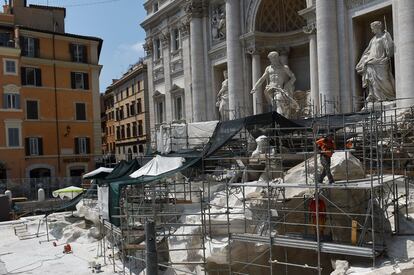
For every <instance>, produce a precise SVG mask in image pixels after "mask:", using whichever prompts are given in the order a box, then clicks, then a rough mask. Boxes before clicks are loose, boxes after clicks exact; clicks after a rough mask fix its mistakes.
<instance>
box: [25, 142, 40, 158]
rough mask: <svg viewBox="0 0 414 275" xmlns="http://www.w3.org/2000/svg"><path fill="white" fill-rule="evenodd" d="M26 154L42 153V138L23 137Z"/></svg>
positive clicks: (35, 154) (36, 154) (38, 154)
mask: <svg viewBox="0 0 414 275" xmlns="http://www.w3.org/2000/svg"><path fill="white" fill-rule="evenodd" d="M25 145H26V146H25V147H26V156H41V155H43V140H42V138H39V137H28V138H25Z"/></svg>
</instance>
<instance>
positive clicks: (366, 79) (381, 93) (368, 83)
mask: <svg viewBox="0 0 414 275" xmlns="http://www.w3.org/2000/svg"><path fill="white" fill-rule="evenodd" d="M371 30H372V32H373V33H374V34H375V36H374V37H373V38H372V39H371V41H370V42H369V45H368V47H367V48H366V49H365V51H364V53H363V54H362V57H361V59H360V61H359V62H358V64H357V65H356V70H357V72H358V73H359V74H361V75H362V87H363V88H365V89H366V90H367V92H368V96H367V98H366V101H368V102H377V101H384V100H392V99H395V82H394V76H393V75H392V72H391V57H392V56H393V54H394V42H393V41H392V38H391V35H390V34H389V33H388V32H387V31H386V30H385V31H383V29H382V23H381V22H380V21H375V22H372V23H371Z"/></svg>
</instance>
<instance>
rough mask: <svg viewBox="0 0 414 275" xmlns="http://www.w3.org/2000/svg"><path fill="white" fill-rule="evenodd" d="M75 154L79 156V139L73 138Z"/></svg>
mask: <svg viewBox="0 0 414 275" xmlns="http://www.w3.org/2000/svg"><path fill="white" fill-rule="evenodd" d="M75 154H79V138H75Z"/></svg>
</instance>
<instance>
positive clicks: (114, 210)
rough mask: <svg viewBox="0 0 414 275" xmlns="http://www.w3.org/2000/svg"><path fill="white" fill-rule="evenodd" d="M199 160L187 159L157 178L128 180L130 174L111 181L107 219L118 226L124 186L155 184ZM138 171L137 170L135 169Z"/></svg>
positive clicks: (147, 177) (145, 177)
mask: <svg viewBox="0 0 414 275" xmlns="http://www.w3.org/2000/svg"><path fill="white" fill-rule="evenodd" d="M200 159H201V158H199V157H196V158H187V159H186V161H185V162H184V164H183V165H182V166H181V167H179V168H177V169H175V170H171V171H168V172H166V173H163V174H160V175H157V176H141V177H139V178H130V177H129V175H130V174H132V172H134V171H132V172H131V173H129V174H127V175H125V176H124V177H122V178H118V179H116V180H114V181H111V182H110V183H109V217H110V221H111V223H112V224H114V225H116V226H119V225H120V220H119V218H118V217H116V216H117V215H119V199H120V195H121V189H122V188H123V187H125V186H131V185H138V184H148V183H151V182H155V181H157V180H161V179H163V178H166V177H169V176H172V175H174V174H176V173H178V172H181V171H183V170H185V169H187V168H189V167H191V166H193V165H195V164H196V163H197V162H198V161H199V160H200ZM136 170H138V169H136Z"/></svg>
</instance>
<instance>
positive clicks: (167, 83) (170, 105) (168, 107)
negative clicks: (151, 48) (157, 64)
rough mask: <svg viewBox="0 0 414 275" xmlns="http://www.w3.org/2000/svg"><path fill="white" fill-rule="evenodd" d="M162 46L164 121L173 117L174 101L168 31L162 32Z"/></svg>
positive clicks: (169, 120)
mask: <svg viewBox="0 0 414 275" xmlns="http://www.w3.org/2000/svg"><path fill="white" fill-rule="evenodd" d="M160 40H161V46H162V57H161V58H162V60H163V65H164V87H165V101H164V105H165V106H164V110H165V121H166V122H167V123H168V122H171V121H173V119H174V115H173V114H174V102H172V100H171V87H172V85H171V75H170V73H171V72H170V58H171V57H170V33H169V32H164V33H162V34H161V37H160Z"/></svg>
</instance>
